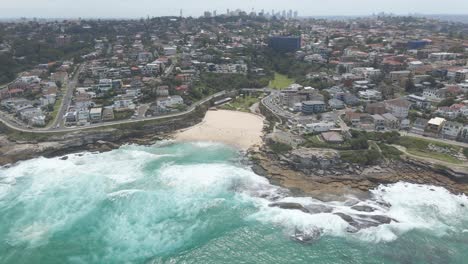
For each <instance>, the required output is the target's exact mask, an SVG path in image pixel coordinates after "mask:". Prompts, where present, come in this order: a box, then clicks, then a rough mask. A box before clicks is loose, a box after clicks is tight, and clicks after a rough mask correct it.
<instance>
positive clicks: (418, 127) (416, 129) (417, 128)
mask: <svg viewBox="0 0 468 264" xmlns="http://www.w3.org/2000/svg"><path fill="white" fill-rule="evenodd" d="M428 122H429V120H427V119H423V118H419V117H418V118H416V120H415V121H414V122H413V126H412V127H411V131H410V132H411V133H414V134H418V135H424V131H425V130H426V127H427V123H428Z"/></svg>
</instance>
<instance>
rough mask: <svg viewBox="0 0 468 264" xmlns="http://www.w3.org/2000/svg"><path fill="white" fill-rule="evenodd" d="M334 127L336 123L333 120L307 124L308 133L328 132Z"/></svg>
mask: <svg viewBox="0 0 468 264" xmlns="http://www.w3.org/2000/svg"><path fill="white" fill-rule="evenodd" d="M333 128H335V123H332V122H320V123H312V124H307V125H305V131H306V133H320V132H327V131H330V130H331V129H333Z"/></svg>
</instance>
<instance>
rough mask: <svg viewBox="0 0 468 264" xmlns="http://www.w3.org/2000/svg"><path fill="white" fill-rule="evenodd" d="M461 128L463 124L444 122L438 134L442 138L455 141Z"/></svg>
mask: <svg viewBox="0 0 468 264" xmlns="http://www.w3.org/2000/svg"><path fill="white" fill-rule="evenodd" d="M462 128H463V124H461V123H458V122H452V121H446V122H445V123H444V126H443V128H442V131H441V132H440V135H441V137H442V138H446V139H450V140H455V139H456V138H457V137H458V134H460V131H461V130H462Z"/></svg>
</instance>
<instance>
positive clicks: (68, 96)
mask: <svg viewBox="0 0 468 264" xmlns="http://www.w3.org/2000/svg"><path fill="white" fill-rule="evenodd" d="M82 70H83V64H80V65H79V66H78V69H77V70H76V71H75V74H74V75H73V78H72V80H71V81H69V82H68V84H67V86H66V90H65V93H64V94H63V100H62V104H61V105H60V108H59V111H58V112H57V115H56V116H55V119H54V121H53V122H52V125H51V126H48V127H47V128H51V129H55V128H57V127H60V128H63V127H64V123H65V122H63V118H64V116H65V113H66V112H67V110H68V107H69V106H70V104H71V100H72V98H73V92H74V91H75V88H76V85H77V84H78V78H79V76H80V72H81V71H82Z"/></svg>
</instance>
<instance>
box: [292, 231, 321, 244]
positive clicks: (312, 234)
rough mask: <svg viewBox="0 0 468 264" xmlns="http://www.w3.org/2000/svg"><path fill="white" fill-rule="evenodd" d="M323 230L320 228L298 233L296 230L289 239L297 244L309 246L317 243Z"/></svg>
mask: <svg viewBox="0 0 468 264" xmlns="http://www.w3.org/2000/svg"><path fill="white" fill-rule="evenodd" d="M322 232H323V230H322V229H320V228H313V229H311V230H305V231H299V230H298V229H296V231H295V232H294V235H292V236H291V238H292V239H293V240H295V241H297V242H300V243H304V244H309V243H313V242H315V241H317V240H318V239H319V238H320V236H321V235H322Z"/></svg>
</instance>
